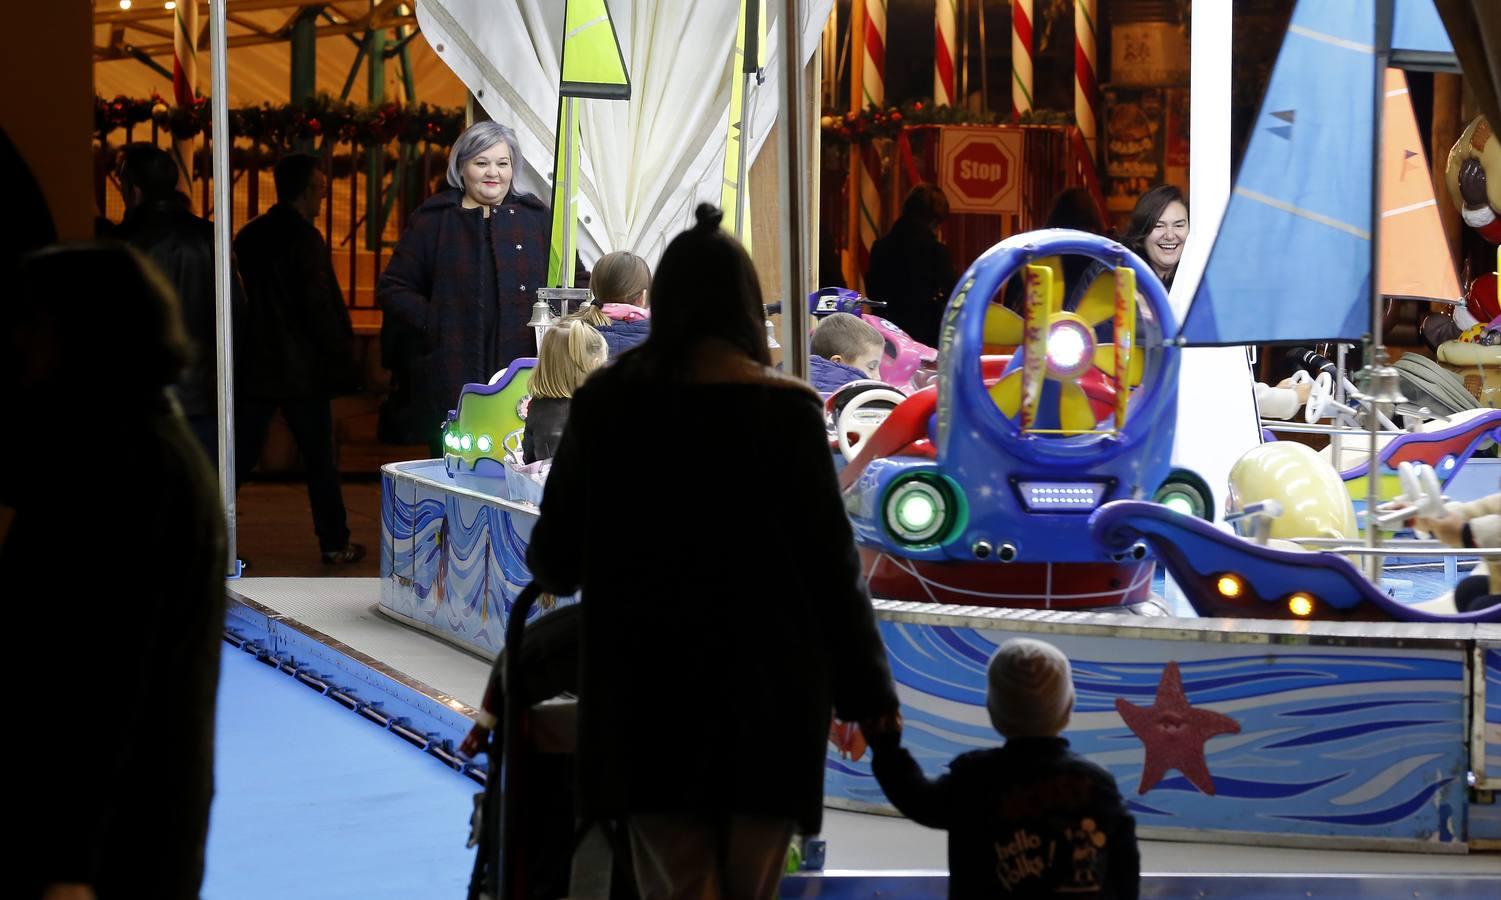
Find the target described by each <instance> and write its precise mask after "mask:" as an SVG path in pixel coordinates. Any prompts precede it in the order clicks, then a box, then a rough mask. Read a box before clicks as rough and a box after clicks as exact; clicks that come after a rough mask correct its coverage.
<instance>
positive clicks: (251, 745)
mask: <svg viewBox="0 0 1501 900" xmlns="http://www.w3.org/2000/svg"><path fill="white" fill-rule="evenodd" d="M214 773H215V786H216V792H215V795H214V806H213V812H212V814H211V817H210V824H209V837H208V862H207V872H206V874H205V876H204V884H203V896H204V897H205V898H208V900H232V898H241V897H245V898H249V897H256V898H260V897H278V898H300V897H307V898H320V900H323V898H335V897H360V898H378V897H390V898H403V900H406V898H413V897H462V896H463V895H464V891H465V888H466V887H467V885H468V883H469V871H470V867H471V865H472V863H473V861H474V851H472V850H466V849H464V841H465V839H466V838H467V836H468V833H469V825H468V817H469V813H470V810H471V809H472V808H473V800H472V798H473V795H474V794H475V793H476V792H478V790H479V786H478V785H476V784H475V783H474V782H472V781H470V780H469V779H467V778H465V777H463V776H462V775H459V774H458V773H456V772H454V771H452V770H451V769H447V768H444V766H443V765H442V764H441V763H440V762H438V761H437V760H435V759H433V758H432V757H430V756H428V755H426V754H424V753H421V752H419V751H418V750H416V749H414V748H413V747H411V746H409V745H408V744H406V743H405V742H403V741H401V740H400V739H399V738H397V737H395V736H394V735H391V734H389V733H387V732H384V731H382V730H381V729H380V728H379V727H377V726H375V725H373V724H372V723H370V722H367V721H366V720H364V719H362V718H360V717H359V716H358V715H356V714H354V713H352V712H349V711H348V710H346V709H344V708H343V707H341V706H340V705H339V704H337V703H335V702H334V701H332V700H330V699H328V698H327V697H324V696H322V695H320V694H318V693H317V692H316V691H313V690H311V689H309V688H307V687H305V686H303V685H302V684H301V683H300V682H298V681H296V680H295V679H293V678H291V677H289V676H287V675H284V674H282V673H281V672H279V671H277V670H275V669H272V668H270V667H268V666H266V665H264V664H262V663H259V662H257V661H256V660H255V658H254V657H253V656H251V655H250V654H248V653H244V652H242V651H239V650H235V649H234V648H232V647H230V646H228V645H225V647H224V660H223V663H222V664H221V666H220V683H219V708H218V732H217V736H216V739H215V760H214Z"/></svg>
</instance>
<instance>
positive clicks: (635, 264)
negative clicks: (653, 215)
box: [579, 250, 651, 359]
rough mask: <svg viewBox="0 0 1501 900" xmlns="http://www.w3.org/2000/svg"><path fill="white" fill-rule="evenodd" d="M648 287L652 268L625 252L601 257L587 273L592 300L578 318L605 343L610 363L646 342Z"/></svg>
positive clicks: (649, 325)
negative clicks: (597, 333) (591, 328)
mask: <svg viewBox="0 0 1501 900" xmlns="http://www.w3.org/2000/svg"><path fill="white" fill-rule="evenodd" d="M649 287H651V267H650V266H648V265H647V264H646V260H644V259H642V258H641V257H639V256H637V255H636V254H634V253H631V252H629V251H626V250H617V251H615V252H614V253H606V254H605V255H604V256H601V257H600V258H599V262H597V263H595V264H594V271H592V272H590V273H589V290H590V291H592V292H593V294H594V299H593V300H591V301H590V302H589V303H588V305H586V306H584V307H583V308H582V309H580V310H579V318H580V319H581V320H583V321H584V322H585V323H586V324H588V325H590V326H592V327H593V328H594V329H596V330H597V331H598V332H599V334H600V336H601V337H603V338H604V339H605V343H606V344H607V345H608V346H609V348H610V359H614V358H615V357H617V356H619V355H620V354H622V353H624V352H625V351H627V350H629V349H631V348H632V347H634V346H636V345H637V344H639V343H641V342H642V341H644V340H646V336H647V334H649V333H650V332H651V313H650V312H648V311H647V308H646V303H647V301H646V291H647V288H649Z"/></svg>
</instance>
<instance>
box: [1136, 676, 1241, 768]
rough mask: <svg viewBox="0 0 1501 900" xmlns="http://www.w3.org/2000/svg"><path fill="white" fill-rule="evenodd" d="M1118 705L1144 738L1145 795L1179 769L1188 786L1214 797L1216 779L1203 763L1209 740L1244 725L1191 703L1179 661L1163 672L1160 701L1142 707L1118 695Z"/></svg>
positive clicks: (1159, 685)
mask: <svg viewBox="0 0 1501 900" xmlns="http://www.w3.org/2000/svg"><path fill="white" fill-rule="evenodd" d="M1115 709H1116V712H1119V713H1120V714H1121V718H1122V719H1123V720H1125V723H1126V726H1127V727H1128V728H1130V729H1131V730H1132V731H1133V732H1135V733H1136V736H1137V737H1139V738H1141V743H1142V746H1143V747H1145V748H1146V751H1147V756H1146V762H1145V763H1144V764H1143V766H1142V770H1141V785H1140V786H1139V787H1138V788H1137V789H1136V793H1138V794H1145V793H1146V792H1147V791H1150V790H1151V789H1152V788H1154V787H1156V786H1157V782H1159V781H1161V780H1162V776H1163V775H1166V774H1167V770H1168V769H1177V770H1178V771H1179V772H1182V773H1183V777H1185V778H1187V779H1188V783H1189V784H1192V785H1193V786H1194V787H1196V788H1198V789H1199V790H1201V791H1203V792H1204V793H1206V794H1209V795H1210V796H1213V795H1214V779H1213V778H1211V777H1210V775H1209V764H1208V763H1207V762H1205V761H1204V743H1205V742H1206V741H1208V740H1209V739H1210V738H1212V737H1214V736H1215V735H1219V734H1240V723H1239V722H1236V721H1235V720H1234V719H1232V718H1230V717H1229V716H1224V715H1220V714H1219V713H1217V712H1212V711H1211V710H1207V709H1195V708H1193V707H1192V706H1189V705H1188V697H1187V696H1186V695H1184V693H1183V676H1182V675H1180V674H1178V664H1177V663H1175V662H1169V663H1168V664H1167V666H1166V668H1164V669H1163V670H1162V680H1161V681H1159V682H1157V699H1156V700H1154V701H1153V702H1152V705H1151V706H1147V707H1142V706H1137V705H1136V704H1134V703H1132V702H1130V701H1128V700H1126V699H1125V698H1124V697H1117V698H1115Z"/></svg>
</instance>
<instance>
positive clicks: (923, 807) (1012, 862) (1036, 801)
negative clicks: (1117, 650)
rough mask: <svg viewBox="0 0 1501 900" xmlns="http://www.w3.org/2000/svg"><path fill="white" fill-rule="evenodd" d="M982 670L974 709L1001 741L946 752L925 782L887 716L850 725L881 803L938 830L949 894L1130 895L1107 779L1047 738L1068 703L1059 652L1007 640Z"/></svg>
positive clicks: (1126, 842) (1134, 863)
mask: <svg viewBox="0 0 1501 900" xmlns="http://www.w3.org/2000/svg"><path fill="white" fill-rule="evenodd" d="M986 674H987V678H988V681H989V690H988V691H987V694H986V700H985V705H986V708H987V709H988V710H989V712H990V721H991V724H992V725H994V726H995V729H996V731H999V732H1000V733H1001V734H1003V735H1005V737H1006V744H1005V746H1003V747H997V748H992V749H988V750H974V751H971V752H969V753H965V754H963V755H962V756H959V757H957V758H956V759H954V761H953V762H951V763H949V767H948V769H949V771H948V773H947V774H945V775H942V776H939V778H938V780H937V781H929V780H928V779H927V778H926V777H925V776H924V775H923V773H922V769H920V768H919V767H918V765H917V761H916V760H914V759H913V758H912V754H910V753H909V752H907V750H906V749H905V748H903V747H902V746H900V737H901V732H900V728H901V726H900V720H899V719H898V720H897V721H896V722H895V723H889V722H887V721H885V720H882V721H876V722H871V723H865V724H862V726H861V727H862V729H863V730H864V731H865V732H866V738H867V740H869V742H870V746H871V748H872V749H873V750H874V752H875V758H874V760H873V762H872V769H873V770H874V772H875V776H876V780H877V781H879V782H880V784H881V789H882V790H883V791H885V792H886V796H887V798H889V799H890V800H891V802H892V804H893V805H895V806H896V808H897V809H899V810H901V812H902V813H903V814H904V815H906V816H907V817H908V818H910V819H912V820H913V821H914V822H917V823H918V824H921V825H926V826H928V827H929V828H942V829H945V830H946V831H948V833H949V852H948V857H949V896H950V897H1054V896H1066V895H1072V894H1076V893H1079V894H1083V893H1087V894H1089V896H1091V897H1096V898H1101V900H1110V898H1113V900H1120V898H1135V897H1136V896H1137V891H1138V882H1139V879H1140V867H1141V861H1140V857H1139V854H1138V851H1137V847H1136V822H1135V819H1133V818H1132V816H1131V814H1130V813H1128V812H1127V811H1126V808H1125V805H1124V804H1123V802H1122V800H1121V795H1120V791H1119V789H1118V788H1117V787H1116V783H1115V778H1114V777H1113V776H1112V775H1111V774H1110V773H1109V772H1107V771H1106V770H1105V769H1103V768H1101V767H1100V766H1098V765H1096V764H1095V763H1093V762H1090V761H1089V760H1087V759H1085V758H1084V757H1082V756H1079V755H1077V754H1075V753H1072V752H1070V751H1069V749H1068V741H1066V740H1064V739H1063V738H1061V737H1059V736H1058V735H1059V732H1061V731H1063V729H1064V727H1065V726H1067V725H1068V720H1069V716H1070V715H1071V714H1072V713H1073V709H1074V685H1073V675H1072V672H1071V669H1070V666H1069V663H1068V657H1066V656H1064V655H1063V653H1062V652H1060V651H1059V650H1058V648H1056V647H1054V646H1053V645H1051V644H1048V643H1045V642H1043V641H1036V640H1030V639H1028V638H1017V639H1014V640H1010V641H1007V642H1005V643H1004V644H1002V645H1001V646H1000V649H998V650H997V651H996V653H995V655H994V656H992V657H991V659H990V666H989V668H988V670H987V673H986Z"/></svg>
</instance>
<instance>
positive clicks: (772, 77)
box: [417, 0, 833, 264]
mask: <svg viewBox="0 0 1501 900" xmlns="http://www.w3.org/2000/svg"><path fill="white" fill-rule="evenodd" d="M832 6H833V0H797V8H798V11H799V13H800V15H801V17H802V22H803V28H802V46H801V47H799V48H798V50H799V56H800V59H801V61H802V62H803V63H804V64H806V63H807V60H808V59H809V58H810V57H811V56H812V55H813V51H814V50H815V49H816V48H817V47H818V44H819V39H820V34H821V32H822V31H823V27H824V23H825V22H826V21H827V20H828V16H829V10H830V8H831V7H832ZM609 10H610V15H611V18H612V20H613V22H614V25H615V29H616V33H617V35H618V36H619V39H620V44H621V51H622V52H623V53H624V55H625V61H626V68H627V71H628V72H629V74H630V79H631V85H632V95H631V99H630V100H629V101H624V102H622V101H612V100H588V101H583V102H582V103H581V104H580V120H581V126H582V133H583V154H582V157H583V161H582V164H581V169H582V175H583V182H584V183H583V188H582V194H583V196H582V200H581V202H580V204H579V206H580V222H579V224H580V225H581V226H582V227H581V228H580V241H579V243H580V248H579V250H580V253H581V255H582V256H583V258H584V261H585V263H586V264H587V263H592V262H593V261H594V260H595V259H597V258H598V257H599V256H600V255H601V254H603V253H604V252H607V251H610V250H630V251H632V252H634V253H637V254H639V255H640V256H643V257H645V258H646V259H647V260H648V261H650V262H655V261H656V259H657V257H658V256H660V255H661V252H662V250H663V248H664V247H665V245H666V241H667V240H668V239H669V238H671V236H672V235H673V234H675V233H677V232H678V231H680V230H681V229H682V228H684V227H686V226H687V225H688V224H689V223H690V222H691V221H692V217H693V209H694V207H695V206H696V205H697V204H698V203H700V202H708V203H717V202H718V201H719V196H720V179H721V172H722V168H723V160H724V151H725V135H726V128H727V116H728V110H729V99H730V84H731V78H732V77H733V73H732V72H731V51H732V49H733V46H734V40H735V26H736V17H737V16H738V15H739V2H738V0H641V2H638V0H609ZM563 13H564V4H563V3H559V2H556V0H517V2H515V3H501V4H497V3H493V2H488V0H426V2H423V3H420V4H418V6H417V17H418V20H419V21H420V22H421V24H422V32H423V36H424V37H425V38H426V39H427V42H428V43H429V44H430V45H431V47H432V48H433V49H434V50H435V51H436V52H437V54H438V56H440V57H441V58H442V59H443V60H444V61H445V62H447V63H448V65H449V66H450V67H451V68H452V69H453V71H454V73H455V74H457V75H458V76H459V78H460V80H462V81H463V83H464V84H465V85H467V86H468V87H469V89H470V91H472V92H473V93H474V94H475V96H476V97H478V98H479V100H480V102H481V103H482V104H483V105H484V107H485V111H486V112H487V113H489V114H490V116H491V117H492V118H494V119H496V120H498V121H501V122H504V123H506V124H508V125H510V126H512V127H513V128H515V129H516V132H517V134H518V136H519V138H520V142H521V145H522V147H521V151H522V154H523V156H524V157H525V159H526V168H525V170H524V171H522V172H520V173H518V179H519V183H520V184H521V185H522V186H523V187H524V188H525V189H527V190H530V191H533V192H535V193H537V194H538V195H539V196H542V197H544V198H546V197H549V196H550V191H549V189H548V181H547V173H549V172H550V171H551V168H552V157H553V147H554V143H555V128H556V122H557V108H558V78H559V69H558V65H559V59H560V55H561V52H562V40H563ZM780 31H781V29H780V27H779V25H778V20H777V17H776V15H775V14H773V15H772V16H771V21H770V22H768V23H766V26H765V27H764V29H763V33H765V34H766V35H767V44H766V46H767V53H766V80H765V82H764V83H763V84H762V85H760V86H759V87H758V88H756V89H755V91H754V92H753V98H754V99H753V100H752V101H751V102H752V105H753V116H754V120H753V125H752V129H751V135H750V146H751V158H752V159H754V158H755V154H756V153H757V152H759V150H760V147H761V144H762V142H764V141H765V138H766V135H767V133H768V132H769V131H770V129H771V126H772V124H773V123H774V122H775V121H776V115H777V106H778V99H779V97H780V94H779V88H778V87H777V82H778V72H779V68H778V67H779V65H780V63H779V62H778V59H779V52H780V47H779V43H780V42H779V41H778V35H779V33H780Z"/></svg>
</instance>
